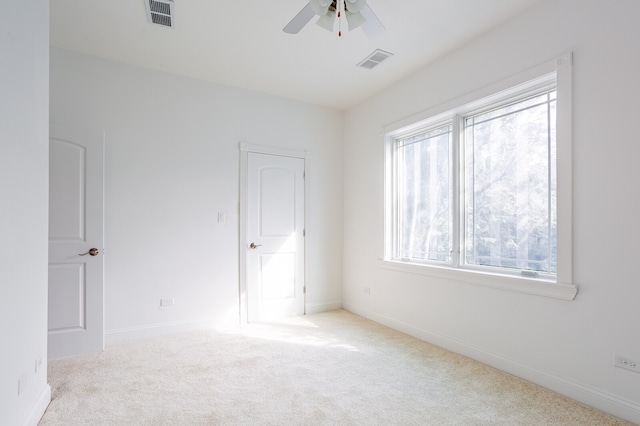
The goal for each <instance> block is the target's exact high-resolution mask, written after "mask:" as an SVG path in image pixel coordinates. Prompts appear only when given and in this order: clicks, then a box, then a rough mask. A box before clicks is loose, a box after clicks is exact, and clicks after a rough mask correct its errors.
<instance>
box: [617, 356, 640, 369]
mask: <svg viewBox="0 0 640 426" xmlns="http://www.w3.org/2000/svg"><path fill="white" fill-rule="evenodd" d="M613 365H615V366H616V367H619V368H624V369H625V370H629V371H635V372H636V373H640V363H638V361H636V360H634V359H631V358H629V357H626V356H624V355H619V354H613Z"/></svg>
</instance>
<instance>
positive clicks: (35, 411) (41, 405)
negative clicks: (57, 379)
mask: <svg viewBox="0 0 640 426" xmlns="http://www.w3.org/2000/svg"><path fill="white" fill-rule="evenodd" d="M50 402H51V386H49V383H47V384H46V386H45V387H44V389H43V390H42V392H40V396H39V397H38V400H37V401H36V403H35V404H33V408H32V409H31V411H30V412H29V414H28V415H27V418H26V419H25V420H24V422H23V423H22V424H23V425H24V426H37V425H38V422H40V419H42V416H44V412H45V411H47V407H48V406H49V403H50Z"/></svg>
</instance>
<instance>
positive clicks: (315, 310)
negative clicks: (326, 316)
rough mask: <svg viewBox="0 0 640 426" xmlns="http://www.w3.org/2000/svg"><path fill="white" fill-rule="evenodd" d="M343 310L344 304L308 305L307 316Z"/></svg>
mask: <svg viewBox="0 0 640 426" xmlns="http://www.w3.org/2000/svg"><path fill="white" fill-rule="evenodd" d="M338 309H342V302H333V303H307V308H306V311H307V315H311V314H319V313H321V312H328V311H337V310H338Z"/></svg>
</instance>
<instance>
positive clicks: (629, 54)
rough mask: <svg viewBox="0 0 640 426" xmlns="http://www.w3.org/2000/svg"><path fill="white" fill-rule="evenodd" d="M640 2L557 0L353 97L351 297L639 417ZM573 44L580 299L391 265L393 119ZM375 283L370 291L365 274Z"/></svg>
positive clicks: (358, 308) (396, 322)
mask: <svg viewBox="0 0 640 426" xmlns="http://www.w3.org/2000/svg"><path fill="white" fill-rule="evenodd" d="M638 16H640V2H638V1H637V0H612V1H609V0H607V1H605V0H546V1H543V2H542V3H540V4H539V5H538V6H535V7H534V8H532V9H530V10H529V11H527V12H526V13H524V14H523V15H521V16H519V17H518V18H516V19H514V20H512V21H510V22H508V23H506V24H505V25H503V26H501V27H499V28H497V29H495V30H494V31H492V32H490V33H488V34H486V35H485V36H483V37H480V38H478V39H477V40H475V41H474V42H473V43H471V44H469V45H467V46H466V47H464V48H462V49H460V50H458V51H455V52H453V53H452V54H450V55H448V56H446V57H444V58H442V59H441V60H439V61H437V62H436V63H433V64H432V65H430V66H428V67H426V68H425V69H423V70H422V71H420V72H419V73H417V74H415V75H413V76H411V77H410V78H407V79H405V80H403V81H401V82H399V83H397V84H395V85H394V86H392V87H391V88H389V89H387V90H385V91H384V92H382V93H380V94H378V95H377V96H375V97H374V98H372V99H370V100H368V101H366V102H364V103H362V104H361V105H359V106H357V107H355V108H353V109H352V110H350V111H349V112H348V113H347V115H346V118H345V158H344V164H345V189H344V193H345V222H344V229H345V245H344V253H345V256H344V283H343V285H344V294H343V297H344V306H345V307H346V308H347V309H350V310H352V311H355V312H357V313H360V314H362V315H364V316H366V317H369V318H372V319H376V320H378V321H380V322H383V323H386V324H388V325H391V326H394V327H396V328H400V329H402V330H404V331H407V332H409V333H412V334H415V335H417V336H420V337H423V338H425V339H427V340H431V341H433V342H435V343H437V344H440V345H443V346H445V347H448V348H450V349H453V350H456V351H458V352H461V353H464V354H467V355H469V356H472V357H474V358H477V359H480V360H483V361H485V362H488V363H490V364H492V365H495V366H498V367H499V368H502V369H505V370H507V371H510V372H513V373H515V374H517V375H520V376H523V377H526V378H529V379H531V380H533V381H536V382H538V383H541V384H543V385H545V386H548V387H551V388H553V389H555V390H557V391H559V392H562V393H564V394H567V395H569V396H572V397H574V398H577V399H580V400H581V401H584V402H587V403H589V404H592V405H596V406H597V407H599V408H601V409H604V410H606V411H610V412H613V413H614V414H617V415H619V416H623V417H626V418H627V419H630V420H632V421H634V422H640V391H639V390H640V374H635V373H633V372H629V371H625V370H621V369H618V368H614V367H613V353H614V352H618V353H621V354H624V355H627V356H629V357H632V358H634V359H635V360H640V338H639V334H638V329H637V327H638V324H640V309H639V305H638V304H639V303H640V285H638V283H639V281H638V277H637V263H638V254H639V251H638V241H639V240H640V221H639V220H638V218H640V198H639V196H638V189H637V182H638V181H640V167H638V164H637V163H638V159H640V140H639V138H638V132H637V129H636V126H635V123H636V122H637V121H638V99H640V84H638V76H640V44H639V43H638V40H640V26H639V25H638V24H637V19H638ZM569 51H572V52H573V53H574V68H573V77H574V80H573V81H574V85H573V102H574V104H573V105H574V120H573V127H574V133H573V134H574V140H573V168H574V174H573V188H574V194H573V240H574V241H573V247H574V252H573V257H574V264H573V276H574V281H575V283H576V284H577V285H578V286H579V293H578V295H577V298H576V299H575V300H574V301H570V302H568V301H561V300H554V299H549V298H545V297H540V296H530V295H525V294H521V293H515V292H508V291H500V290H495V289H489V288H484V287H477V286H473V285H471V284H464V283H461V282H455V281H447V280H443V279H436V278H427V277H424V276H420V275H411V274H405V273H402V272H395V271H390V270H385V269H381V268H380V266H379V262H378V259H379V258H380V256H381V246H382V235H383V216H382V215H383V149H382V144H383V137H382V135H381V128H382V126H384V125H388V124H390V123H393V122H396V121H399V120H402V119H405V118H407V117H410V116H412V115H414V114H418V113H420V112H422V111H427V110H429V109H430V108H433V107H435V106H438V105H440V104H442V103H445V102H448V101H452V100H455V99H456V98H458V97H460V96H464V95H467V94H469V93H472V92H474V91H477V90H480V89H482V88H484V87H487V86H488V85H491V84H493V83H496V82H499V81H501V80H502V79H505V78H507V77H509V76H513V75H516V74H518V73H521V72H523V71H525V70H527V69H529V68H531V67H534V66H537V65H539V64H542V63H545V62H547V61H551V60H553V58H554V57H556V56H559V55H561V54H563V53H565V52H569ZM364 286H367V287H370V289H371V290H370V292H371V294H370V296H367V295H366V294H365V293H364V291H363V287H364Z"/></svg>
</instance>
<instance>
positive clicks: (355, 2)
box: [346, 0, 367, 13]
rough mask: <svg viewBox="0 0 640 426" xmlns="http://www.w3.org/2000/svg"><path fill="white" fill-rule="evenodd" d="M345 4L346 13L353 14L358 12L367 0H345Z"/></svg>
mask: <svg viewBox="0 0 640 426" xmlns="http://www.w3.org/2000/svg"><path fill="white" fill-rule="evenodd" d="M346 2H347V11H349V12H353V13H357V12H360V11H361V10H362V9H363V8H364V7H365V5H366V4H367V0H346Z"/></svg>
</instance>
